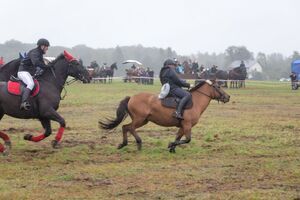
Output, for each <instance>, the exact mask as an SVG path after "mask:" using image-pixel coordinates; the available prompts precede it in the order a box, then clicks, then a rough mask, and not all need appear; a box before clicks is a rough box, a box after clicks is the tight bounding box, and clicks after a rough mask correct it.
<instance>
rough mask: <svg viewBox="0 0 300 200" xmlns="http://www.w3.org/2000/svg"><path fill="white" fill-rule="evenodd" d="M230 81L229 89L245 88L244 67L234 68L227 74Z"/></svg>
mask: <svg viewBox="0 0 300 200" xmlns="http://www.w3.org/2000/svg"><path fill="white" fill-rule="evenodd" d="M228 78H229V79H230V88H241V87H246V85H245V79H246V78H247V69H246V67H235V68H233V69H232V70H230V71H229V72H228Z"/></svg>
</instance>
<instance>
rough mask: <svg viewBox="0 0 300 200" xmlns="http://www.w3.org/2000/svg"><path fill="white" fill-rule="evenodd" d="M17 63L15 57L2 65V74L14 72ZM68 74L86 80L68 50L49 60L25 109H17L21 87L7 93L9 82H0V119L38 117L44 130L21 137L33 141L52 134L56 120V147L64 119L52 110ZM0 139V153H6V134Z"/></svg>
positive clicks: (79, 66)
mask: <svg viewBox="0 0 300 200" xmlns="http://www.w3.org/2000/svg"><path fill="white" fill-rule="evenodd" d="M13 63H14V64H13ZM18 64H19V61H18V60H14V61H12V62H10V63H8V64H6V66H4V67H7V70H6V73H7V74H15V73H16V71H13V70H15V69H17V67H16V66H18ZM50 66H51V67H50ZM8 68H9V69H8ZM0 74H1V76H3V77H2V78H5V76H4V72H3V71H1V72H0ZM7 76H8V75H6V77H7ZM68 76H72V77H74V78H75V79H79V80H81V81H83V82H84V83H86V82H88V81H89V80H88V79H89V76H88V73H87V71H86V69H85V68H84V67H83V66H82V65H80V64H79V62H78V61H77V60H76V59H75V58H73V57H72V56H71V55H70V54H69V53H67V52H64V54H61V55H59V56H58V57H57V58H56V59H55V60H54V61H53V62H51V64H50V65H49V68H47V70H46V71H45V72H44V74H43V75H42V76H40V77H39V80H38V81H39V84H38V85H39V86H37V87H36V88H39V92H37V91H35V93H36V96H31V97H30V98H29V102H30V104H31V108H30V110H28V111H24V110H20V103H21V96H20V95H21V94H20V92H19V91H20V90H21V89H20V90H19V89H18V90H17V91H18V92H19V94H11V92H9V91H8V87H11V85H10V84H11V83H12V82H11V81H10V82H0V120H1V119H2V117H3V116H4V115H5V114H6V115H9V116H11V117H15V118H20V119H39V121H40V122H41V124H42V126H43V128H44V129H45V132H44V133H43V134H41V135H38V136H33V135H31V134H26V135H25V136H24V139H25V140H29V141H33V142H39V141H41V140H43V139H45V138H46V137H48V136H49V135H50V134H51V133H52V130H51V122H50V121H51V120H53V121H56V122H58V123H59V124H60V128H59V130H58V132H57V134H56V137H55V140H53V141H52V146H53V147H54V148H55V147H57V145H58V144H59V142H60V140H61V138H62V135H63V133H64V129H65V126H66V123H65V120H64V118H62V117H61V116H60V115H59V114H58V113H57V112H56V110H57V109H58V107H59V102H60V100H61V96H60V94H61V91H62V90H63V88H64V85H65V82H66V80H67V77H68ZM8 85H10V86H8ZM13 85H16V83H14V82H13ZM0 138H2V139H3V140H4V141H5V146H3V145H2V144H0V152H2V153H5V154H7V153H8V152H9V149H10V146H11V142H10V139H9V137H8V135H6V134H5V133H3V132H1V131H0Z"/></svg>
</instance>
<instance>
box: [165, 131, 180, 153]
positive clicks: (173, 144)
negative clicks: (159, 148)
mask: <svg viewBox="0 0 300 200" xmlns="http://www.w3.org/2000/svg"><path fill="white" fill-rule="evenodd" d="M182 136H183V129H182V128H180V129H179V130H178V131H177V133H176V137H175V141H174V142H170V143H169V145H168V148H169V151H170V153H175V148H176V145H177V143H178V142H179V141H180V139H181V138H182Z"/></svg>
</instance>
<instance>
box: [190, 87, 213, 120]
mask: <svg viewBox="0 0 300 200" xmlns="http://www.w3.org/2000/svg"><path fill="white" fill-rule="evenodd" d="M206 87H209V86H207V85H203V86H202V87H200V88H198V89H197V90H195V91H193V92H192V99H193V104H194V106H193V107H194V108H193V109H194V110H195V111H196V112H197V113H199V114H200V115H201V113H203V112H204V111H205V110H206V108H207V107H208V105H209V103H210V101H211V98H209V97H208V96H211V93H210V90H209V89H206ZM207 95H208V96H207Z"/></svg>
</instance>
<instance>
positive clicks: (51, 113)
mask: <svg viewBox="0 0 300 200" xmlns="http://www.w3.org/2000/svg"><path fill="white" fill-rule="evenodd" d="M45 117H47V118H48V119H50V120H53V121H56V122H58V123H59V125H60V127H59V129H58V131H57V133H56V136H55V140H53V141H52V147H53V148H58V146H59V142H60V141H61V138H62V136H63V134H64V130H65V127H66V122H65V119H64V118H62V117H61V116H60V115H59V114H58V113H57V112H56V111H55V110H54V109H53V108H52V109H51V110H49V111H47V112H46V113H45Z"/></svg>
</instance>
